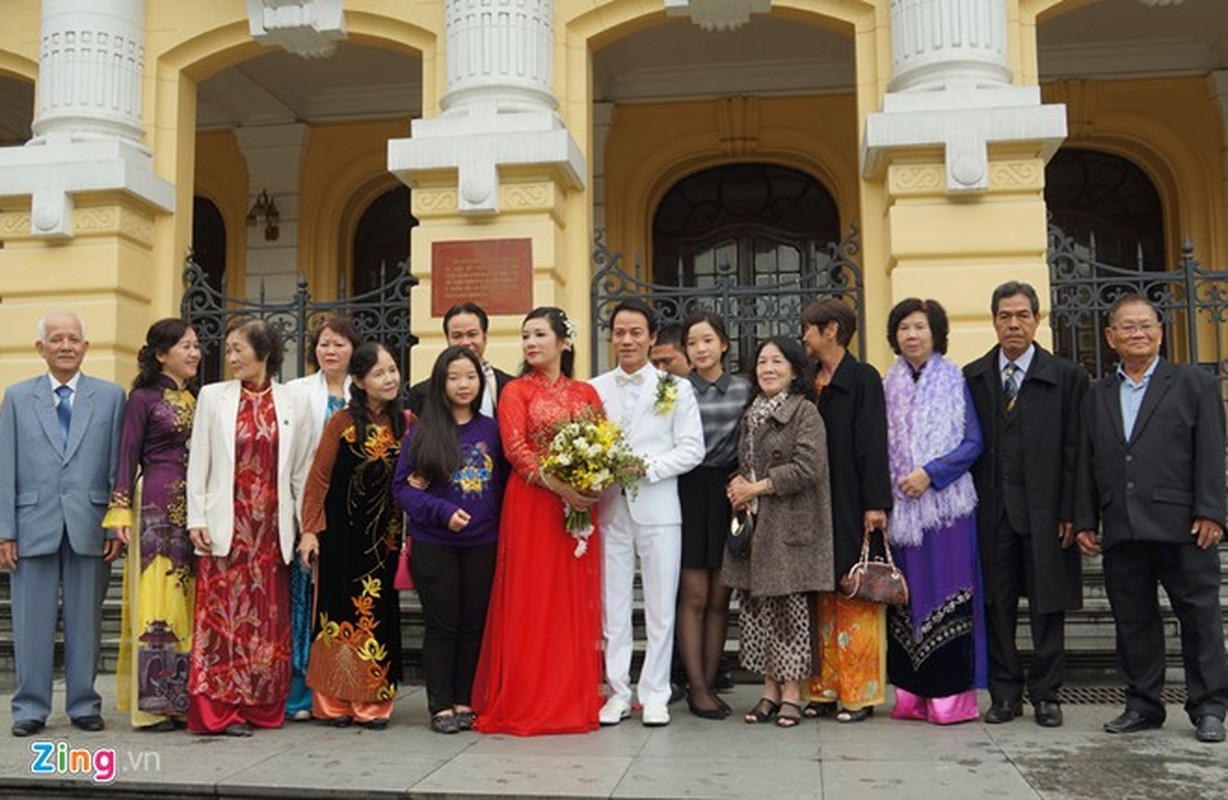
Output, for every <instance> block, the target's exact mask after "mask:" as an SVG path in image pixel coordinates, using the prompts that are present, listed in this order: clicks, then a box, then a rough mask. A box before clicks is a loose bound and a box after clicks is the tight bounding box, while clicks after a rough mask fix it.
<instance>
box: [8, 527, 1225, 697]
mask: <svg viewBox="0 0 1228 800" xmlns="http://www.w3.org/2000/svg"><path fill="white" fill-rule="evenodd" d="M1224 552H1228V549H1221V556H1220V557H1221V561H1222V560H1223V559H1224V555H1223V554H1224ZM122 566H123V565H122V563H121V562H117V563H116V564H115V565H114V566H113V568H112V571H111V585H110V588H109V591H108V592H107V597H106V600H105V602H104V604H103V622H102V664H101V671H102V672H108V673H109V672H114V671H115V666H116V659H117V656H118V648H119V627H120V615H121V613H120V605H121V596H122V594H121V586H122V583H121V582H122V575H123V569H122ZM1083 583H1084V589H1083V596H1084V608H1083V609H1082V610H1081V611H1078V612H1074V613H1072V614H1069V615H1068V616H1067V622H1066V645H1067V651H1068V655H1067V664H1068V669H1069V672H1070V678H1071V679H1072V680H1075V681H1080V680H1081V681H1085V682H1105V681H1108V682H1115V681H1116V677H1115V675H1114V660H1113V651H1114V640H1115V635H1114V630H1113V617H1112V614H1111V613H1110V611H1109V602H1108V598H1107V597H1106V596H1105V589H1104V574H1103V571H1102V570H1101V567H1100V559H1099V558H1096V559H1089V560H1087V561H1085V562H1084V579H1083ZM1220 599H1221V602H1222V603H1223V604H1224V607H1225V608H1226V609H1228V569H1226V570H1225V583H1224V584H1223V585H1222V586H1221V590H1220ZM9 605H10V600H9V579H8V575H7V574H6V573H0V686H11V684H12V680H13V637H12V614H11V613H10V609H9ZM1161 606H1162V608H1163V610H1164V616H1165V626H1166V633H1167V663H1168V667H1169V670H1170V672H1173V671H1175V672H1174V674H1175V675H1179V674H1180V668H1181V656H1180V649H1179V648H1180V642H1179V638H1178V632H1177V620H1176V618H1175V617H1174V616H1173V614H1172V611H1171V609H1170V608H1169V606H1168V602H1167V599H1166V598H1165V597H1164V595H1163V593H1162V592H1161ZM635 608H636V611H635V614H636V617H635V631H636V651H637V656H638V654H640V653H641V652H642V649H643V644H644V636H643V614H642V610H641V606H640V600H639V591H638V586H637V590H636V605H635ZM1026 620H1027V611H1026V602H1025V603H1024V604H1023V606H1022V607H1021V608H1020V626H1019V647H1020V650H1021V651H1022V652H1024V654H1025V658H1026V657H1027V656H1028V654H1029V650H1030V642H1029V640H1028V633H1027V622H1026ZM1225 623H1226V626H1225V630H1226V635H1228V615H1226V617H1225ZM401 635H402V643H403V650H404V657H405V668H406V674H407V677H409V678H410V679H411V680H416V679H418V678H420V676H421V666H422V663H421V645H422V635H423V621H422V607H421V605H420V604H419V602H418V596H417V594H416V593H415V592H402V593H401ZM57 642H58V639H57ZM737 645H738V629H737V610H736V607H735V609H734V611H733V613H732V614H731V621H730V631H729V638H728V641H727V643H726V651H727V652H729V653H731V654H735V655H736V652H737ZM58 647H59V646H58V644H57V655H56V658H57V664H58V663H60V653H59V649H58ZM637 660H638V659H637ZM735 663H736V659H735Z"/></svg>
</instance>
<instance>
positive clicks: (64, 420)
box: [55, 384, 72, 447]
mask: <svg viewBox="0 0 1228 800" xmlns="http://www.w3.org/2000/svg"><path fill="white" fill-rule="evenodd" d="M55 395H56V397H58V398H60V401H59V402H58V403H57V404H56V407H55V415H56V416H57V417H59V418H60V444H62V445H64V446H65V447H68V426H69V425H70V424H72V403H70V402H68V398H69V397H71V396H72V387H71V386H69V385H68V384H64V385H62V386H57V387H55Z"/></svg>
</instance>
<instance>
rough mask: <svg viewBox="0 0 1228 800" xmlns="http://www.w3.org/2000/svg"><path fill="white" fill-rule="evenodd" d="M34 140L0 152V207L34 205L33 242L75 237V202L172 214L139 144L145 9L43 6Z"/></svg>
mask: <svg viewBox="0 0 1228 800" xmlns="http://www.w3.org/2000/svg"><path fill="white" fill-rule="evenodd" d="M41 42H42V47H41V54H39V75H38V116H37V118H36V119H34V124H33V133H34V138H33V139H31V140H29V141H28V143H27V144H26V145H25V146H22V147H5V149H4V150H2V151H0V197H26V195H28V197H29V198H31V215H29V220H31V233H32V235H34V236H41V237H48V238H68V237H71V236H72V209H74V202H72V195H74V194H80V193H93V192H122V193H125V194H128V195H131V197H135V198H138V199H140V200H144V202H145V203H147V204H149V205H151V206H152V208H155V209H157V210H162V211H169V210H172V208H173V206H174V190H173V187H172V186H171V184H169V183H167V182H166V181H163V179H161V178H158V177H157V176H155V175H153V166H152V160H151V157H150V152H149V150H147V149H146V147H145V146H144V144H142V143H141V136H142V135H144V128H142V127H141V71H142V68H144V61H145V0H43V5H42V29H41Z"/></svg>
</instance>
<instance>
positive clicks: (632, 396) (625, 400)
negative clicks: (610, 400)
mask: <svg viewBox="0 0 1228 800" xmlns="http://www.w3.org/2000/svg"><path fill="white" fill-rule="evenodd" d="M656 372H657V368H656V367H654V366H653V365H652V362H651V361H649V362H647V363H646V364H644V366H642V367H640V368H639V369H638V370H636V371H635V372H633V373H627V372H626V370H624V369H623V368H622V366H621V365H620V366H617V367H615V368H614V387H615V389H617V396H618V404H619V406H620V408H619V409H618V417H617V419H618V424H619V425H621V426H622V428H623V430H626V429H628V428H629V427H630V426H631V416H632V414H634V413H635V409H636V407H637V405H638V404H639V401H640V393H641V392H651V391H653V390H654V388H655V387H651V386H648V383H649V382H650V381H652V379H653V378H654V377H655V376H656ZM636 375H639V376H641V377H640V381H639V383H635V382H634V381H633V380H630V379H632V378H634V377H635V376H636ZM620 378H621V379H622V380H623V381H629V382H627V383H620V382H619V379H620Z"/></svg>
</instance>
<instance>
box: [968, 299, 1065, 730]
mask: <svg viewBox="0 0 1228 800" xmlns="http://www.w3.org/2000/svg"><path fill="white" fill-rule="evenodd" d="M990 308H991V311H992V313H993V325H994V330H995V331H996V332H997V334H998V344H997V346H996V347H994V348H992V349H991V350H990V351H989V352H988V353H986V354H985V355H984V356H982V357H981V358H979V359H977V360H976V361H973V362H972V363H971V364H969V365H968V366H966V367H965V368H964V376H965V377H966V378H967V380H968V387H969V389H970V390H971V392H972V401H973V403H974V404H975V406H976V415H977V417H978V418H979V419H980V420H981V426H982V428H983V430H984V437H985V449H984V450H983V451H982V452H981V457H980V458H979V459H977V461H976V463H975V464H974V465H973V467H972V477H973V480H974V481H975V482H976V494H977V497H979V498H980V503H979V505H978V507H977V533H978V539H979V544H980V555H981V569H982V572H983V574H984V584H985V605H986V609H985V612H986V613H985V619H986V621H987V623H988V625H987V628H988V636H987V642H988V645H989V648H988V649H989V697H990V702H991V705H990V707H989V710H988V711H987V712H986V713H985V721H986V722H988V723H991V724H993V723H1002V722H1010V721H1011V720H1013V719H1015V718H1016V717H1018V716H1020V715H1021V714H1022V712H1023V688H1024V672H1023V666H1022V665H1021V664H1020V661H1019V650H1018V648H1017V647H1016V646H1015V626H1016V624H1017V622H1018V618H1019V597H1020V595H1022V594H1024V593H1025V592H1026V593H1027V598H1028V621H1029V623H1030V627H1031V630H1032V649H1033V652H1034V653H1035V661H1034V663H1033V664H1032V669H1031V670H1030V671H1029V672H1028V675H1027V689H1028V697H1029V699H1030V700H1031V701H1032V707H1033V708H1034V709H1035V719H1036V724H1037V725H1041V726H1044V727H1047V728H1056V727H1058V726H1059V725H1061V724H1062V707H1061V705H1059V703H1058V696H1057V690H1058V688H1060V687H1061V685H1062V677H1063V667H1064V664H1065V658H1066V644H1065V625H1066V612H1067V611H1070V610H1073V609H1077V608H1080V607H1081V606H1082V604H1083V586H1082V581H1081V574H1080V563H1079V553H1078V551H1077V550H1076V549H1075V548H1073V547H1072V546H1071V545H1072V544H1073V543H1074V530H1073V528H1072V527H1071V525H1072V522H1073V520H1074V474H1075V462H1076V458H1077V455H1078V448H1079V437H1078V432H1079V411H1080V404H1081V403H1082V401H1083V396H1084V394H1085V393H1086V391H1087V374H1086V373H1085V372H1084V371H1083V369H1082V368H1080V367H1079V366H1077V365H1076V364H1074V363H1073V362H1071V361H1068V360H1066V359H1064V358H1060V357H1058V356H1055V355H1053V354H1052V353H1050V352H1048V351H1047V350H1045V349H1044V348H1043V347H1041V346H1040V345H1038V344H1036V342H1035V338H1036V328H1037V326H1038V325H1039V324H1040V299H1039V298H1038V297H1037V295H1036V290H1035V289H1034V288H1033V287H1032V286H1031V285H1030V284H1027V283H1019V282H1018V281H1008V282H1007V283H1004V284H1002V285H1001V286H999V287H998V288H997V289H995V290H994V293H993V297H992V300H991V301H990Z"/></svg>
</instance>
